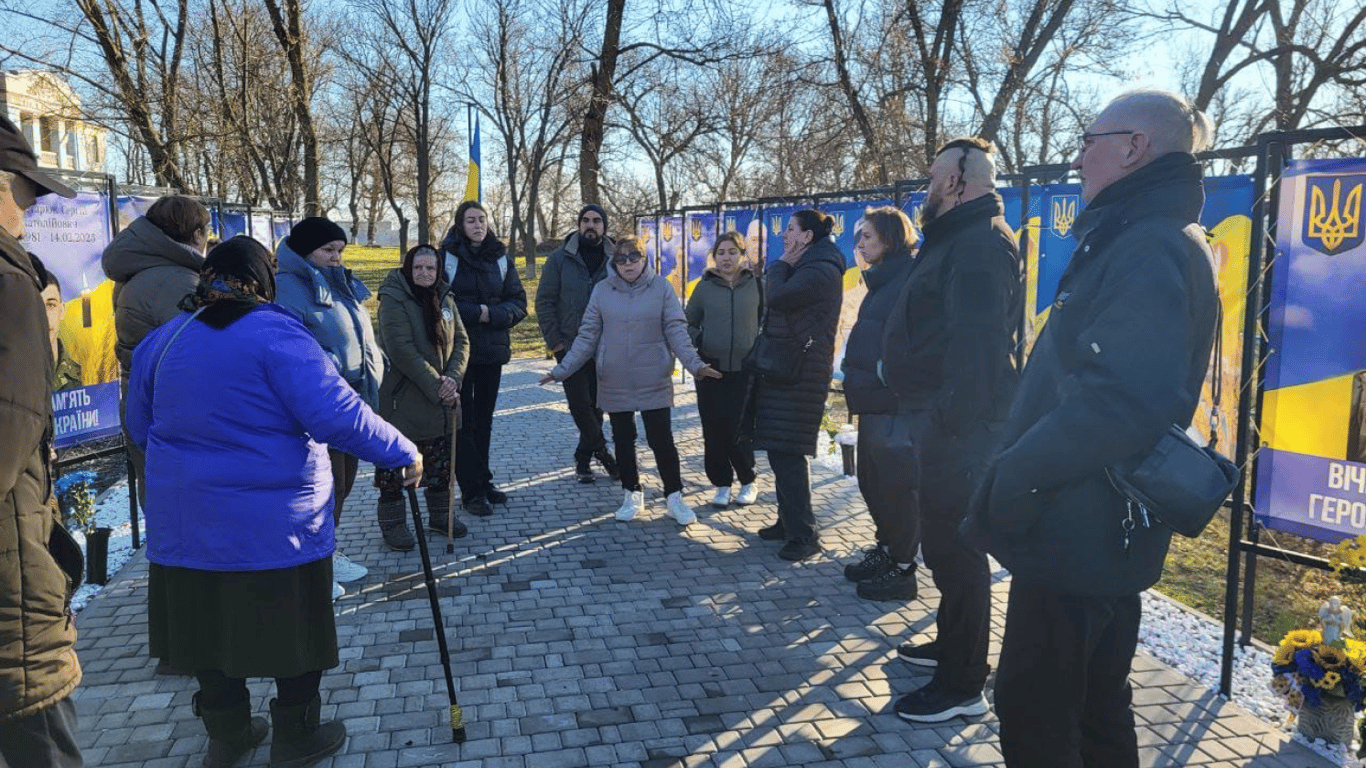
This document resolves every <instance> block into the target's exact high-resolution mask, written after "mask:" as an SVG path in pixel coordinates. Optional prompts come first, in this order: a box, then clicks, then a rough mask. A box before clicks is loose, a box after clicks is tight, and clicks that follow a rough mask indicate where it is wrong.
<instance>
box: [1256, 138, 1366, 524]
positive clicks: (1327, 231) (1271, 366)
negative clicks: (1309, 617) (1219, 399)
mask: <svg viewBox="0 0 1366 768" xmlns="http://www.w3.org/2000/svg"><path fill="white" fill-rule="evenodd" d="M1363 190H1366V160H1362V159H1359V158H1354V159H1347V160H1298V161H1294V162H1292V163H1290V165H1289V167H1288V168H1287V170H1286V173H1285V175H1284V176H1283V177H1282V180H1281V193H1280V211H1279V215H1278V217H1277V222H1278V226H1277V230H1276V231H1277V237H1276V251H1277V254H1278V258H1276V260H1275V261H1274V262H1273V263H1272V264H1271V277H1270V279H1271V300H1270V306H1269V307H1268V310H1269V320H1268V323H1267V333H1268V336H1269V338H1268V342H1267V343H1268V349H1269V351H1268V354H1267V361H1266V378H1265V385H1264V390H1263V396H1262V410H1261V414H1260V415H1261V418H1260V436H1261V441H1262V444H1263V446H1264V447H1263V448H1262V450H1261V452H1260V453H1258V454H1257V487H1256V488H1255V489H1254V496H1253V501H1254V504H1255V507H1256V512H1257V518H1258V520H1259V521H1260V522H1261V524H1262V525H1265V526H1267V527H1268V528H1274V529H1276V530H1281V531H1287V532H1289V533H1294V534H1297V535H1300V536H1306V537H1309V538H1313V539H1319V540H1321V541H1327V542H1336V541H1339V540H1341V539H1344V538H1348V537H1352V536H1358V535H1361V534H1363V533H1366V330H1363V329H1366V303H1363V302H1362V301H1361V296H1360V294H1361V291H1360V288H1359V287H1360V286H1363V285H1366V243H1364V242H1363V241H1364V240H1366V238H1364V237H1363V229H1362V213H1363V206H1362V197H1363ZM1351 286H1358V288H1355V289H1354V288H1352V287H1351Z"/></svg>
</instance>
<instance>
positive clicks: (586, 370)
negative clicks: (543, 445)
mask: <svg viewBox="0 0 1366 768" xmlns="http://www.w3.org/2000/svg"><path fill="white" fill-rule="evenodd" d="M564 355H565V351H564V350H560V351H559V352H556V353H555V361H556V362H560V361H562V360H564ZM561 383H562V384H563V385H564V399H565V400H566V401H568V402H569V415H570V417H572V418H573V419H574V426H575V427H578V429H579V445H578V447H577V448H575V449H574V463H575V464H576V465H577V466H578V468H579V469H587V468H588V465H589V463H590V462H591V461H592V460H593V453H594V452H595V451H598V450H600V449H601V450H606V448H607V438H605V437H603V435H602V409H601V408H599V407H598V365H597V363H596V362H594V361H592V360H589V361H588V362H586V363H584V364H583V367H582V368H580V369H579V370H577V371H575V372H574V373H573V375H571V376H570V377H569V378H567V379H565V380H564V381H563V382H561Z"/></svg>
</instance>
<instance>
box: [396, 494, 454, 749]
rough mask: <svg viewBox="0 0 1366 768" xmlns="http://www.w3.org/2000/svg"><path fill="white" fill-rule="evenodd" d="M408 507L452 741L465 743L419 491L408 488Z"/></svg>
mask: <svg viewBox="0 0 1366 768" xmlns="http://www.w3.org/2000/svg"><path fill="white" fill-rule="evenodd" d="M408 505H409V506H411V507H412V509H413V527H414V528H416V529H417V548H418V550H419V551H420V552H421V553H422V576H423V578H424V579H426V581H427V597H428V598H429V599H430V600H431V603H432V623H433V624H435V625H436V647H437V648H438V649H439V650H440V651H441V666H442V667H443V668H444V669H445V670H446V693H447V695H449V696H450V699H451V741H454V742H455V743H456V744H464V743H465V715H464V713H462V712H461V711H460V702H458V701H456V700H455V679H454V678H453V677H451V654H450V652H449V651H448V650H446V625H445V624H444V623H443V622H442V621H441V604H440V603H439V602H438V601H437V599H436V577H435V576H433V575H432V558H431V555H429V554H428V553H427V533H426V531H424V530H423V528H422V511H421V510H420V509H419V508H418V506H417V490H416V489H415V488H413V487H412V486H409V487H408Z"/></svg>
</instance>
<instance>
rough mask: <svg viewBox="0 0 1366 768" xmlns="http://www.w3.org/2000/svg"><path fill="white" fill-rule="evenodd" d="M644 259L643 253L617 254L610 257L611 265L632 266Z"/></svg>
mask: <svg viewBox="0 0 1366 768" xmlns="http://www.w3.org/2000/svg"><path fill="white" fill-rule="evenodd" d="M643 258H645V254H643V253H619V254H617V255H615V256H613V257H612V263H613V264H634V263H636V262H637V261H640V260H641V259H643Z"/></svg>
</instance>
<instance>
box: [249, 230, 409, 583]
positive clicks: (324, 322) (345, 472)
mask: <svg viewBox="0 0 1366 768" xmlns="http://www.w3.org/2000/svg"><path fill="white" fill-rule="evenodd" d="M345 250H346V231H345V230H343V229H342V228H341V227H339V226H337V225H336V224H334V223H333V222H331V221H329V220H327V219H325V218H323V217H321V216H310V217H308V218H306V219H304V220H303V221H300V222H299V223H298V224H295V225H294V227H293V228H292V229H290V230H289V236H288V237H286V238H285V239H284V240H281V241H280V245H279V246H278V247H277V248H276V249H275V256H276V258H277V259H278V260H279V275H278V280H279V285H278V286H277V294H276V297H275V302H276V303H277V304H279V305H280V306H281V307H282V308H283V309H284V310H285V311H286V312H288V313H290V314H291V315H294V316H295V317H296V318H298V319H299V320H300V321H301V322H303V324H304V327H306V328H308V331H309V333H312V334H313V338H315V339H317V340H318V343H319V344H321V345H322V348H323V351H325V352H326V353H327V355H328V357H330V358H332V364H333V365H335V366H336V367H337V372H338V373H340V374H341V377H342V378H343V379H345V380H346V383H347V384H350V385H351V388H352V389H354V390H356V392H357V394H359V395H360V396H361V399H362V400H364V401H365V404H366V405H368V406H370V407H371V408H378V407H379V383H380V380H381V379H383V378H384V353H383V352H381V351H380V348H379V345H378V344H376V343H375V332H374V330H373V329H372V328H371V327H370V313H369V312H367V311H366V309H365V306H364V301H365V300H366V299H368V298H370V289H369V288H366V287H365V284H364V283H362V282H361V281H360V280H358V279H356V277H355V275H352V274H351V270H349V269H347V268H346V267H345V266H343V265H342V252H343V251H345ZM327 454H328V458H329V459H331V462H332V482H333V487H334V489H335V490H334V495H335V497H336V506H335V507H334V509H333V512H332V515H333V518H332V521H333V524H334V525H340V524H341V514H342V507H343V506H344V505H345V503H346V497H347V496H348V495H350V493H351V486H353V485H354V484H355V482H356V471H357V468H358V465H357V462H356V457H355V456H353V455H351V454H349V453H347V452H346V451H343V450H339V449H337V448H335V447H329V448H328V451H327ZM332 566H333V572H334V574H335V576H336V578H337V580H338V581H357V580H359V579H363V578H365V574H366V570H365V567H364V566H362V565H360V564H358V563H354V562H352V561H351V559H350V558H348V557H347V556H346V555H344V554H342V552H341V550H340V549H338V550H337V553H336V555H335V556H334V557H333V559H332ZM337 591H340V587H338V588H337Z"/></svg>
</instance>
